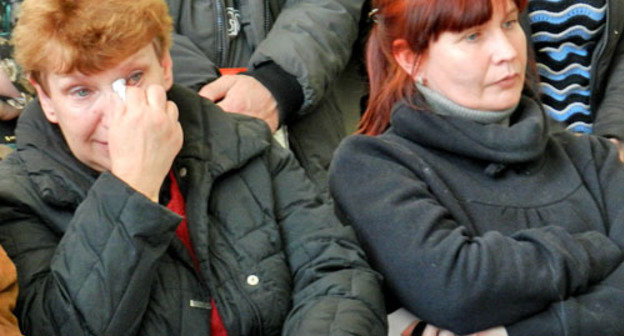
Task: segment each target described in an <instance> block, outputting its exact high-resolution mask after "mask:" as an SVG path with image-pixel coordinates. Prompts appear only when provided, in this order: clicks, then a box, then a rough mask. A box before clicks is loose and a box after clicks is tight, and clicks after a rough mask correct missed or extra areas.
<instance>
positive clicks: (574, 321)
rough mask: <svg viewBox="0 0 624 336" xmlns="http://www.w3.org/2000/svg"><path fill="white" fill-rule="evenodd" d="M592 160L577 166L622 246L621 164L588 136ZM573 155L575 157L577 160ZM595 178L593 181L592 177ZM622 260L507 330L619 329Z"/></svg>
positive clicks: (515, 335)
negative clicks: (601, 276) (585, 285)
mask: <svg viewBox="0 0 624 336" xmlns="http://www.w3.org/2000/svg"><path fill="white" fill-rule="evenodd" d="M587 139H588V140H589V146H587V147H582V148H581V149H580V150H583V151H586V152H591V153H592V154H593V158H594V163H593V164H589V165H587V166H586V167H579V168H580V169H581V170H582V172H583V176H584V177H585V179H586V181H587V183H586V185H587V186H588V188H589V189H590V190H591V191H593V193H594V198H595V199H596V200H598V201H599V202H600V203H601V204H602V205H603V211H604V213H605V216H606V221H607V222H608V223H609V224H610V225H609V232H608V235H609V238H610V240H612V241H613V242H615V243H616V244H617V245H618V246H619V247H620V248H621V249H624V207H622V203H623V198H622V190H624V165H623V164H622V163H621V162H620V160H619V158H618V152H617V149H616V148H615V146H613V144H611V143H609V142H608V141H605V140H604V139H598V138H593V137H588V138H587ZM577 161H578V160H577ZM596 182H598V183H596ZM622 316H624V263H620V264H619V266H618V267H617V268H616V269H615V271H613V272H612V273H611V274H609V275H608V276H607V277H606V278H605V279H603V280H601V281H599V282H598V283H596V284H594V285H593V286H591V287H590V288H589V289H588V290H587V291H585V292H583V293H580V294H579V295H575V296H573V297H570V298H568V299H566V300H560V301H557V302H553V303H552V304H551V305H550V306H549V307H548V308H547V309H546V310H544V311H543V312H541V313H538V314H536V315H534V316H532V317H530V318H527V319H525V320H522V321H520V322H517V323H515V324H512V325H509V326H508V327H507V331H508V333H509V335H510V336H521V335H553V336H564V335H565V336H592V335H596V334H600V335H622V334H623V333H624V320H623V319H622Z"/></svg>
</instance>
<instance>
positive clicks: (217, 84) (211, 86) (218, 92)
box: [199, 75, 236, 101]
mask: <svg viewBox="0 0 624 336" xmlns="http://www.w3.org/2000/svg"><path fill="white" fill-rule="evenodd" d="M235 81H236V76H233V75H226V76H222V77H219V78H218V79H217V80H215V81H213V82H211V83H208V84H206V85H204V87H203V88H201V90H199V95H200V96H202V97H204V98H207V99H210V100H212V101H219V100H221V99H223V97H225V95H226V94H227V92H228V91H229V90H230V88H231V87H232V86H233V85H234V82H235Z"/></svg>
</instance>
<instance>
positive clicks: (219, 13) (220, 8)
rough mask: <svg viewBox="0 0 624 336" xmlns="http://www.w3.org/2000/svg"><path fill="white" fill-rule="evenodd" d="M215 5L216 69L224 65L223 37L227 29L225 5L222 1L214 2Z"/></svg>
mask: <svg viewBox="0 0 624 336" xmlns="http://www.w3.org/2000/svg"><path fill="white" fill-rule="evenodd" d="M214 4H215V16H216V19H217V55H218V59H219V64H218V65H217V66H218V67H223V66H224V65H225V61H226V58H225V56H226V55H225V54H226V50H225V36H226V35H227V28H226V27H225V15H226V14H225V9H224V7H225V4H224V3H223V0H216V1H215V2H214Z"/></svg>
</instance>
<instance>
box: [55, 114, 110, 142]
mask: <svg viewBox="0 0 624 336" xmlns="http://www.w3.org/2000/svg"><path fill="white" fill-rule="evenodd" d="M99 120H100V118H99V116H98V113H96V112H95V111H93V110H90V109H89V110H73V109H70V110H64V111H63V112H62V113H61V114H60V115H59V126H60V127H61V130H62V131H63V134H64V135H65V137H66V139H67V141H68V142H73V143H76V142H84V141H87V140H89V138H90V137H91V135H92V134H93V133H94V132H95V130H96V129H97V127H98V124H99Z"/></svg>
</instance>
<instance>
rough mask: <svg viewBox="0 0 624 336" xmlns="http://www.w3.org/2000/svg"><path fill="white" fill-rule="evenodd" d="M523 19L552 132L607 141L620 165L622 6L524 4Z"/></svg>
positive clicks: (599, 0)
mask: <svg viewBox="0 0 624 336" xmlns="http://www.w3.org/2000/svg"><path fill="white" fill-rule="evenodd" d="M525 16H526V17H524V18H523V19H524V20H525V21H526V22H527V23H528V25H527V24H525V26H526V33H527V35H528V36H530V38H529V41H530V44H531V46H532V48H533V51H534V53H535V56H536V61H537V69H538V73H539V78H540V82H541V83H540V91H541V99H542V102H543V104H544V108H545V110H546V114H547V116H549V117H550V118H551V120H552V121H553V128H554V129H565V128H567V129H569V130H571V131H574V132H582V133H590V134H595V135H599V136H603V137H606V138H609V139H611V140H612V141H613V142H614V143H616V144H617V145H618V147H619V148H620V158H621V159H622V160H624V149H623V148H622V146H621V145H620V142H621V141H622V140H623V139H624V94H623V93H624V43H623V42H622V34H623V33H624V1H622V0H580V1H579V0H574V1H572V0H558V1H548V0H529V4H528V8H527V11H526V13H525Z"/></svg>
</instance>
